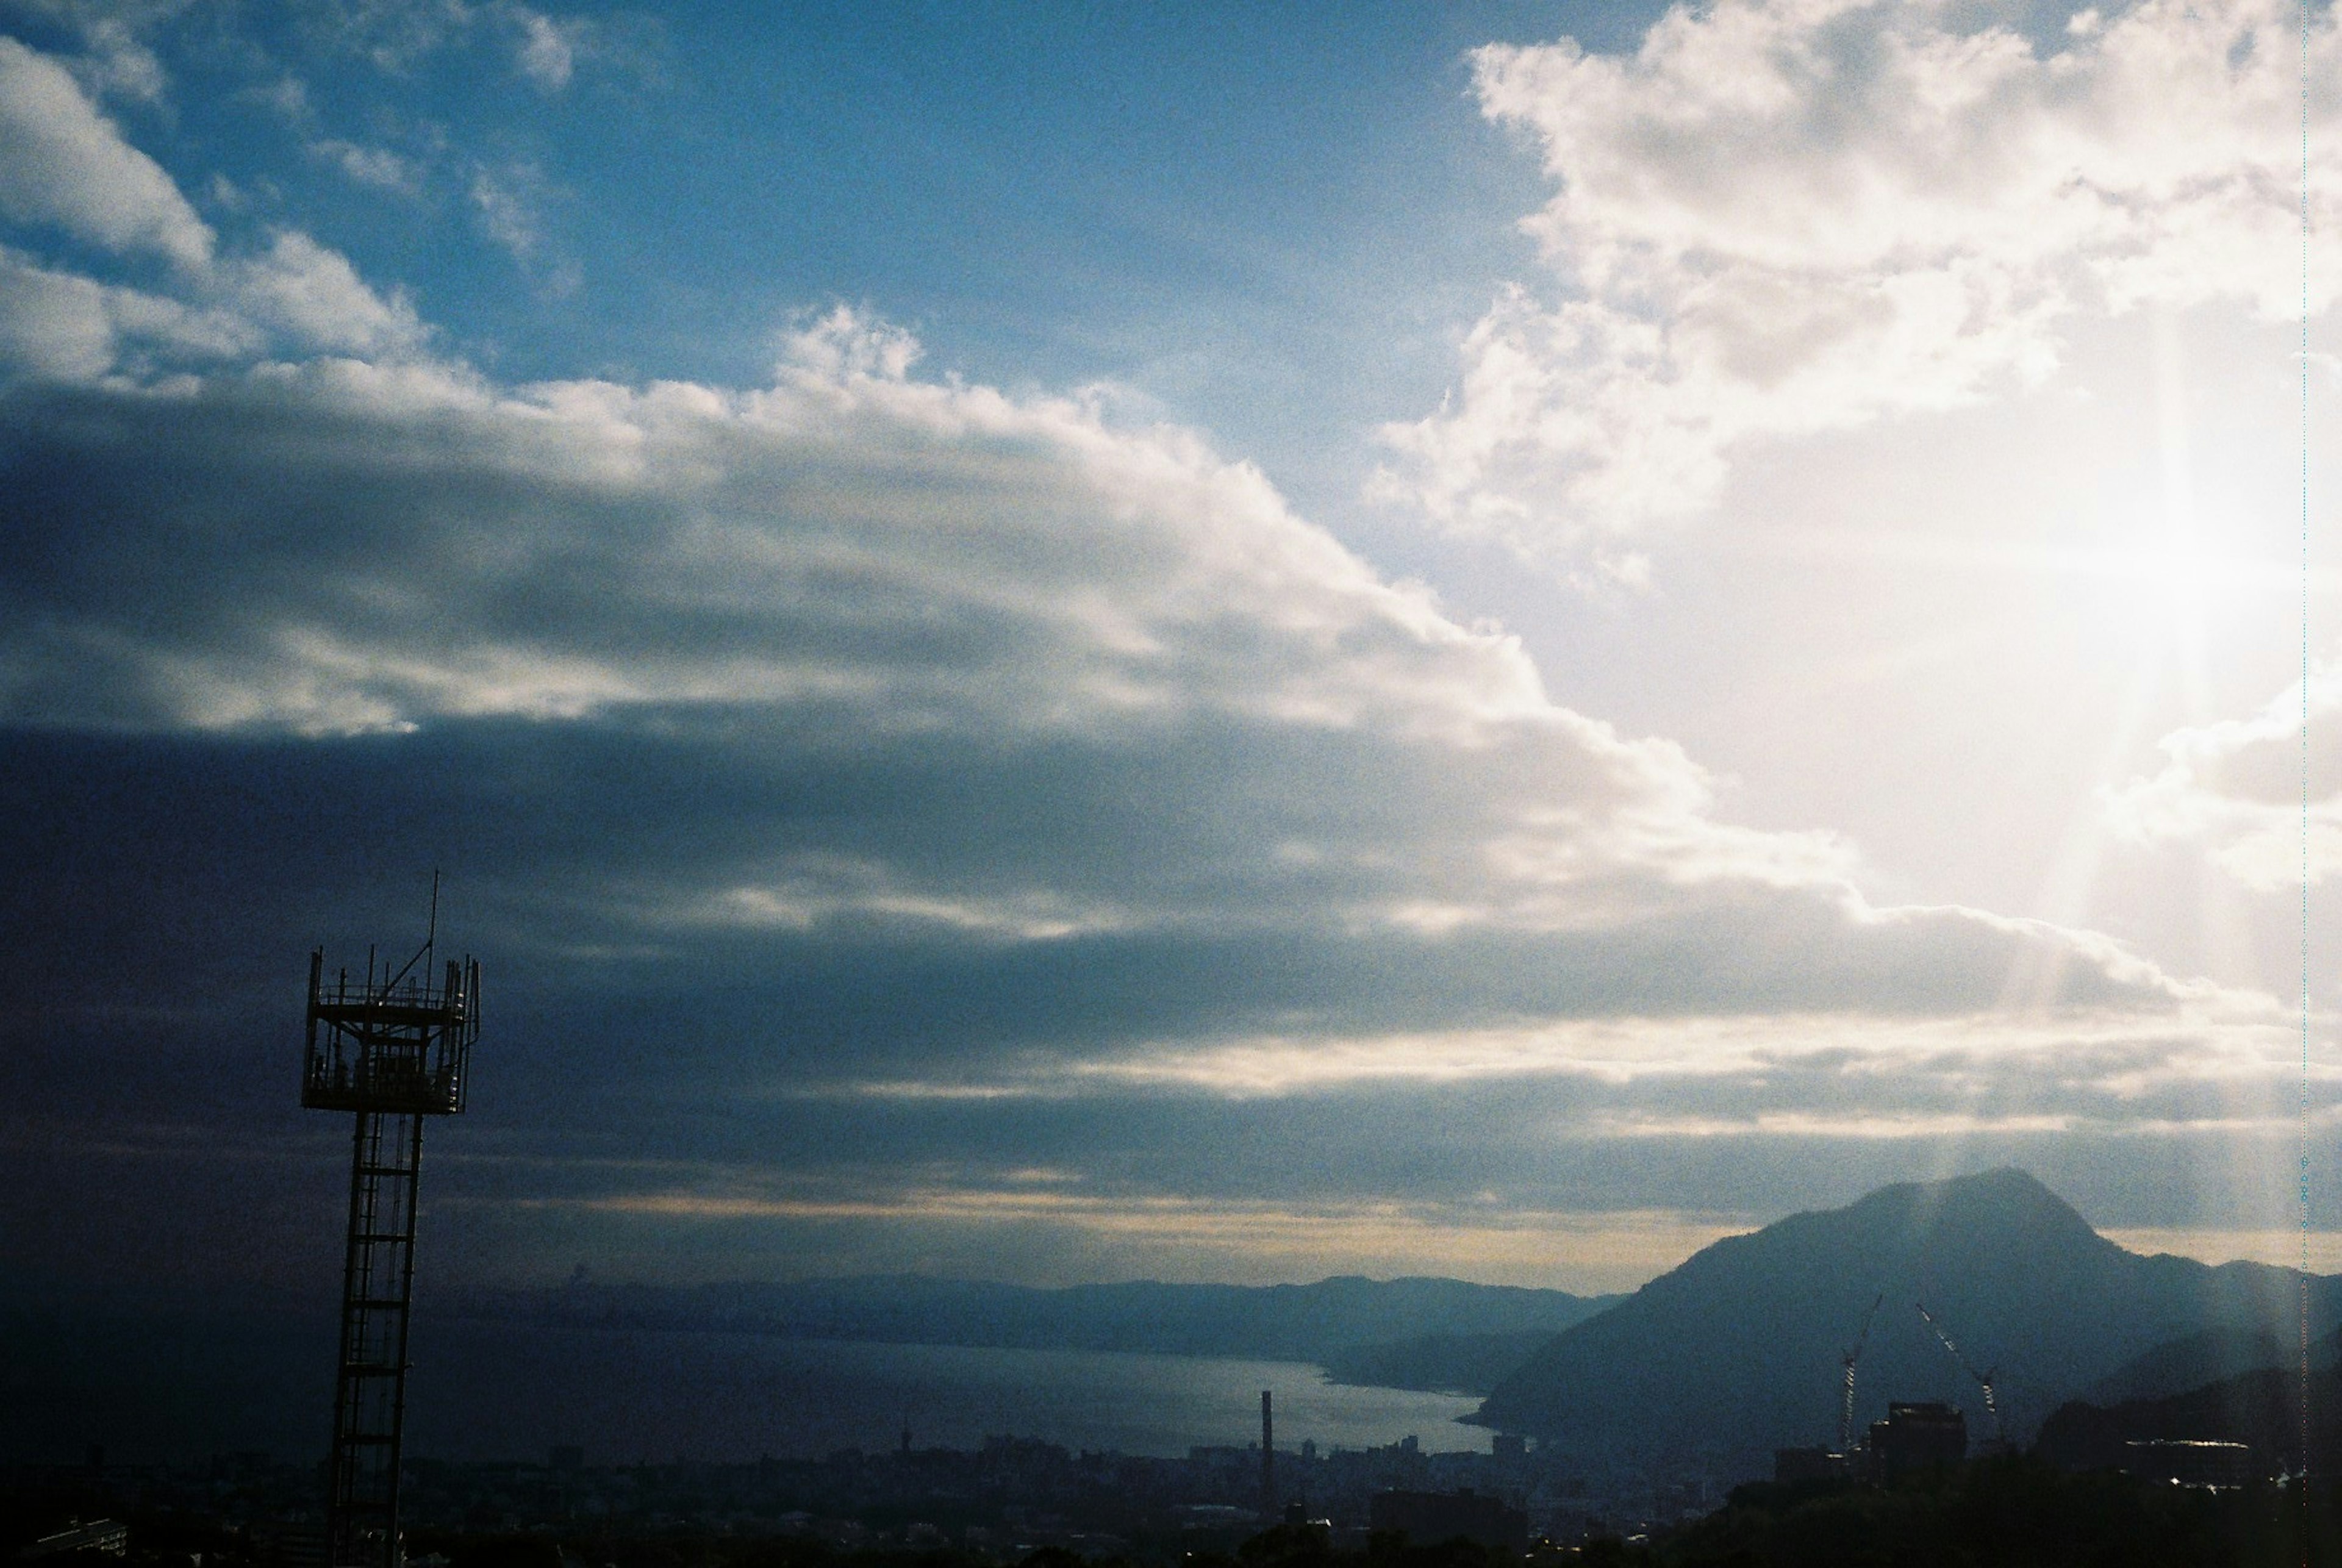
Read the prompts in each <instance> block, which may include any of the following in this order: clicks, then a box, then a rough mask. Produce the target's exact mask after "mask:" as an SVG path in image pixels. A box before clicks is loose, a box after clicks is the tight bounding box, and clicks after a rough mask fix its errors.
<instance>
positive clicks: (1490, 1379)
mask: <svg viewBox="0 0 2342 1568" xmlns="http://www.w3.org/2000/svg"><path fill="white" fill-rule="evenodd" d="M1604 1299H1606V1300H1610V1301H1615V1300H1616V1299H1617V1298H1616V1297H1608V1298H1604ZM1588 1304H1589V1305H1590V1304H1592V1303H1588ZM1586 1315H1588V1316H1589V1317H1590V1316H1592V1315H1593V1314H1592V1313H1587V1314H1586ZM1550 1343H1553V1333H1552V1332H1551V1331H1550V1330H1546V1329H1521V1330H1518V1331H1516V1332H1515V1333H1427V1334H1423V1335H1421V1336H1419V1337H1417V1338H1415V1339H1404V1340H1397V1341H1395V1342H1391V1343H1377V1344H1359V1345H1351V1346H1349V1347H1348V1348H1346V1349H1344V1350H1337V1351H1336V1352H1334V1353H1333V1354H1331V1355H1330V1356H1325V1357H1321V1358H1320V1359H1319V1364H1320V1365H1322V1366H1324V1367H1325V1369H1326V1376H1328V1377H1330V1378H1332V1379H1333V1380H1334V1381H1335V1382H1336V1383H1362V1384H1365V1385H1366V1386H1369V1387H1374V1388H1421V1389H1430V1390H1433V1391H1435V1392H1437V1393H1477V1394H1486V1393H1489V1392H1490V1391H1491V1390H1493V1389H1494V1388H1496V1385H1497V1384H1499V1383H1503V1382H1504V1381H1505V1379H1506V1378H1507V1377H1510V1376H1511V1375H1512V1374H1513V1373H1514V1372H1515V1371H1516V1369H1517V1368H1519V1367H1520V1365H1521V1364H1522V1363H1524V1362H1526V1361H1527V1360H1528V1359H1529V1357H1531V1356H1532V1355H1535V1354H1536V1353H1537V1352H1538V1351H1540V1350H1543V1349H1544V1348H1545V1347H1546V1345H1548V1344H1550Z"/></svg>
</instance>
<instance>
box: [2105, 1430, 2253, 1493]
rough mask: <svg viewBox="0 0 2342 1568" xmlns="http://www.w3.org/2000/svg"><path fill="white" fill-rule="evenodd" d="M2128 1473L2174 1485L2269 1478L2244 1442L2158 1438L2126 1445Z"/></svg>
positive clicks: (2238, 1483)
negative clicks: (2204, 1441) (2210, 1441)
mask: <svg viewBox="0 0 2342 1568" xmlns="http://www.w3.org/2000/svg"><path fill="white" fill-rule="evenodd" d="M2122 1468H2123V1470H2124V1471H2125V1473H2128V1474H2131V1475H2136V1476H2138V1477H2139V1478H2141V1479H2142V1480H2146V1481H2167V1482H2169V1483H2171V1484H2173V1485H2174V1486H2244V1485H2247V1484H2248V1483H2252V1482H2254V1481H2257V1480H2265V1479H2267V1471H2266V1470H2265V1469H2264V1468H2263V1467H2261V1466H2260V1465H2258V1464H2257V1463H2255V1462H2254V1459H2253V1451H2252V1449H2251V1448H2250V1447H2248V1446H2247V1445H2246V1444H2244V1443H2203V1442H2192V1441H2187V1440H2184V1439H2175V1438H2160V1437H2158V1438H2154V1439H2151V1440H2149V1441H2147V1442H2144V1443H2138V1442H2133V1443H2124V1444H2123V1463H2122Z"/></svg>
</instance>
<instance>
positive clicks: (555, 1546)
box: [0, 1455, 2342, 1568]
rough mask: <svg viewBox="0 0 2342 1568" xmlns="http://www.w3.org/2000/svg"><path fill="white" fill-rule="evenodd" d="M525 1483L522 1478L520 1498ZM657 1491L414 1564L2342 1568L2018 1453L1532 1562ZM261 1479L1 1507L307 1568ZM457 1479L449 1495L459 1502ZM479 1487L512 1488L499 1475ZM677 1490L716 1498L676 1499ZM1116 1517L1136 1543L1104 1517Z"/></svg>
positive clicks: (2263, 1521)
mask: <svg viewBox="0 0 2342 1568" xmlns="http://www.w3.org/2000/svg"><path fill="white" fill-rule="evenodd" d="M1088 1457H1089V1456H1085V1459H1087V1458H1088ZM505 1468H506V1469H507V1470H510V1469H511V1468H512V1467H505ZM21 1479H22V1478H21V1477H19V1480H21ZM512 1479H513V1478H512V1477H511V1476H509V1475H507V1476H506V1477H505V1486H506V1488H507V1490H508V1489H509V1488H510V1486H511V1484H512ZM649 1479H650V1484H649V1485H648V1486H646V1488H645V1490H644V1493H643V1494H642V1496H643V1502H644V1503H645V1506H643V1507H641V1508H638V1509H636V1510H634V1511H631V1512H624V1513H605V1514H602V1515H599V1516H597V1517H594V1518H590V1519H582V1518H570V1519H563V1520H550V1521H548V1520H542V1519H539V1520H535V1521H529V1520H525V1519H523V1518H521V1517H519V1516H517V1515H515V1514H512V1513H508V1512H507V1513H499V1512H498V1510H497V1509H496V1508H495V1507H494V1506H490V1505H487V1504H485V1503H481V1504H475V1508H474V1511H473V1513H472V1515H471V1516H470V1517H469V1518H468V1519H465V1520H464V1521H461V1522H459V1523H435V1524H431V1525H426V1526H425V1527H422V1528H419V1529H417V1530H415V1531H414V1532H412V1533H410V1535H409V1537H408V1541H407V1546H408V1552H409V1557H408V1561H409V1563H411V1564H412V1565H413V1568H1005V1565H1007V1564H1016V1565H1018V1568H1111V1565H1113V1564H1122V1563H1126V1564H1131V1565H1133V1568H1175V1565H1176V1568H1564V1565H1567V1564H1587V1565H1593V1564H1611V1565H1619V1568H1624V1565H1627V1564H1634V1565H1643V1568H1841V1565H1843V1568H2002V1565H2022V1568H2116V1565H2120V1568H2303V1565H2307V1568H2342V1519H2337V1502H2338V1501H2342V1499H2338V1498H2337V1491H2336V1488H2335V1487H2334V1486H2333V1485H2332V1484H2331V1483H2315V1484H2314V1485H2313V1486H2312V1487H2311V1488H2310V1490H2309V1491H2308V1492H2307V1494H2306V1495H2305V1493H2302V1492H2299V1491H2296V1490H2290V1489H2287V1488H2284V1487H2279V1486H2274V1485H2268V1484H2258V1485H2254V1486H2248V1487H2243V1488H2237V1489H2232V1490H2222V1491H2211V1490H2206V1489H2200V1488H2186V1487H2175V1486H2170V1485H2167V1484H2157V1483H2150V1482H2147V1481H2145V1480H2140V1479H2136V1478H2133V1477H2130V1476H2127V1475H2123V1474H2119V1473H2114V1472H2106V1471H2101V1472H2092V1473H2072V1472H2067V1471H2062V1470H2059V1469H2057V1468H2055V1467H2053V1466H2050V1465H2047V1464H2046V1463H2041V1462H2040V1461H2037V1460H2035V1459H2032V1458H2029V1457H2023V1456H2016V1455H2009V1456H2003V1457H1999V1458H1995V1459H1989V1460H1984V1461H1979V1462H1977V1463H1968V1464H1963V1465H1956V1466H1951V1467H1948V1468H1945V1469H1939V1470H1933V1471H1927V1472H1923V1473H1914V1474H1911V1475H1907V1476H1905V1477H1903V1478H1901V1479H1900V1480H1898V1481H1897V1482H1896V1483H1892V1484H1889V1485H1885V1486H1878V1485H1868V1484H1859V1483H1847V1482H1822V1483H1797V1484H1774V1483H1762V1484H1752V1485H1748V1486H1744V1487H1741V1488H1739V1489H1737V1490H1736V1491H1735V1492H1734V1493H1732V1494H1731V1496H1730V1497H1729V1499H1728V1500H1727V1501H1726V1503H1725V1504H1724V1505H1723V1506H1722V1507H1721V1508H1719V1509H1717V1510H1716V1511H1715V1512H1713V1513H1709V1514H1707V1515H1706V1517H1704V1518H1701V1519H1698V1520H1696V1521H1694V1522H1692V1523H1688V1524H1686V1525H1683V1526H1680V1527H1677V1528H1674V1529H1671V1530H1664V1531H1656V1532H1652V1533H1637V1534H1636V1535H1635V1536H1634V1537H1631V1538H1623V1539H1622V1538H1620V1537H1619V1536H1616V1535H1614V1534H1606V1533H1594V1534H1592V1535H1590V1536H1588V1537H1586V1538H1585V1539H1582V1540H1578V1541H1573V1542H1568V1543H1562V1542H1556V1541H1553V1540H1550V1539H1546V1540H1538V1541H1536V1542H1532V1543H1528V1544H1527V1545H1526V1549H1524V1548H1523V1547H1522V1546H1521V1545H1520V1544H1519V1543H1492V1542H1488V1541H1482V1540H1474V1539H1470V1538H1466V1537H1463V1536H1449V1537H1447V1538H1446V1539H1418V1538H1416V1536H1414V1535H1411V1534H1409V1533H1406V1532H1401V1531H1389V1530H1373V1529H1368V1528H1363V1527H1357V1526H1344V1525H1339V1524H1335V1523H1329V1522H1326V1521H1323V1520H1310V1519H1306V1518H1304V1517H1297V1516H1295V1515H1292V1514H1289V1515H1288V1516H1287V1522H1286V1523H1280V1524H1278V1525H1276V1526H1273V1527H1270V1528H1267V1529H1262V1528H1261V1527H1260V1526H1259V1524H1258V1523H1257V1521H1256V1520H1247V1519H1246V1518H1245V1517H1243V1516H1242V1511H1241V1510H1237V1509H1234V1508H1227V1509H1224V1510H1222V1511H1221V1512H1220V1513H1217V1514H1215V1513H1210V1512H1207V1511H1199V1510H1196V1509H1194V1508H1190V1509H1185V1510H1173V1511H1156V1512H1154V1513H1149V1512H1148V1511H1147V1510H1146V1508H1145V1507H1144V1506H1143V1505H1142V1504H1141V1503H1139V1501H1138V1500H1136V1499H1131V1498H1127V1497H1125V1498H1121V1499H1119V1500H1117V1499H1116V1498H1115V1497H1114V1496H1113V1493H1112V1480H1113V1478H1112V1477H1111V1476H1100V1477H1096V1481H1097V1482H1098V1484H1097V1485H1096V1486H1094V1487H1093V1488H1092V1489H1091V1491H1090V1492H1089V1493H1088V1494H1086V1496H1071V1497H1066V1498H1064V1499H1061V1500H1059V1507H1060V1508H1062V1509H1063V1510H1064V1512H1061V1513H1052V1512H1049V1511H1046V1510H1037V1509H1032V1508H1017V1509H1012V1510H1010V1511H1008V1516H1007V1517H1006V1518H1004V1517H1001V1516H999V1514H998V1513H993V1514H991V1515H989V1516H988V1517H989V1520H990V1522H989V1523H981V1524H979V1523H963V1522H962V1521H961V1519H960V1518H958V1517H956V1516H955V1514H954V1513H953V1512H952V1511H951V1502H950V1500H948V1499H944V1498H937V1499H933V1500H930V1501H929V1503H927V1504H926V1505H925V1506H923V1507H920V1508H917V1509H904V1508H900V1507H897V1508H893V1509H880V1510H866V1513H865V1516H864V1517H862V1518H856V1519H846V1518H838V1517H824V1516H815V1515H809V1514H806V1513H801V1512H788V1513H778V1514H775V1513H769V1512H731V1513H725V1512H724V1510H726V1509H727V1508H729V1507H730V1506H731V1505H732V1504H735V1503H738V1502H740V1501H741V1499H740V1498H739V1497H737V1496H733V1495H728V1494H727V1493H726V1485H725V1483H723V1482H722V1481H721V1480H720V1479H716V1478H711V1477H709V1476H706V1475H701V1476H698V1477H696V1478H694V1477H691V1476H689V1475H687V1474H674V1475H665V1476H654V1477H651V1478H649ZM253 1480H254V1478H253V1477H251V1476H249V1475H247V1476H245V1477H243V1478H242V1479H241V1480H235V1479H230V1480H229V1481H227V1482H226V1483H224V1484H220V1485H218V1486H216V1487H215V1496H214V1497H213V1498H212V1499H211V1500H210V1501H209V1502H207V1503H190V1502H189V1501H188V1500H186V1499H185V1498H182V1499H181V1500H180V1502H179V1503H175V1504H174V1503H168V1502H165V1500H163V1499H162V1498H161V1497H160V1495H159V1494H157V1495H153V1496H149V1497H148V1498H147V1499H145V1501H141V1502H134V1503H132V1505H131V1506H129V1507H127V1508H125V1509H122V1510H121V1511H120V1516H119V1518H118V1519H116V1518H111V1517H109V1518H107V1519H105V1520H103V1521H93V1522H91V1523H90V1524H87V1525H85V1527H84V1529H83V1531H82V1532H81V1533H80V1534H81V1536H84V1537H88V1538H91V1539H96V1540H101V1541H105V1542H109V1543H111V1547H112V1550H113V1551H117V1552H123V1554H122V1555H119V1556H115V1555H110V1554H107V1553H106V1549H105V1548H103V1547H102V1548H100V1549H99V1551H98V1552H95V1553H76V1552H72V1551H70V1550H60V1549H57V1543H56V1539H55V1533H56V1532H57V1531H59V1530H60V1529H61V1528H63V1523H64V1522H63V1520H62V1518H61V1517H60V1516H59V1514H58V1512H57V1510H58V1509H59V1508H60V1507H61V1506H63V1505H64V1501H65V1500H64V1498H63V1496H62V1494H60V1493H56V1492H55V1491H54V1490H51V1491H50V1492H48V1493H37V1492H25V1491H23V1490H17V1491H13V1492H0V1553H5V1554H6V1555H7V1556H10V1557H13V1558H16V1559H17V1560H20V1561H32V1562H36V1563H45V1568H69V1565H70V1568H94V1565H95V1564H96V1563H100V1562H104V1563H107V1564H109V1565H110V1568H295V1565H297V1564H298V1563H302V1562H303V1561H305V1559H304V1557H303V1555H302V1553H303V1550H304V1545H303V1543H304V1536H303V1533H302V1531H301V1528H300V1527H299V1526H297V1525H286V1524H284V1523H271V1522H268V1521H265V1520H258V1519H255V1520H243V1519H240V1518H239V1517H238V1516H237V1505H238V1503H239V1501H240V1500H241V1501H247V1502H248V1501H250V1494H251V1490H252V1483H253ZM449 1480H450V1478H449V1477H446V1476H441V1477H439V1478H438V1482H439V1483H440V1484H441V1485H442V1486H445V1484H446V1483H448V1482H449ZM470 1481H471V1483H475V1484H485V1485H487V1486H488V1488H489V1490H493V1482H492V1478H487V1477H482V1476H474V1477H471V1478H470ZM676 1482H680V1483H684V1484H686V1485H693V1484H696V1485H697V1486H698V1487H699V1489H700V1490H699V1491H698V1492H697V1493H696V1495H677V1494H672V1493H666V1491H664V1490H663V1489H664V1488H665V1487H666V1486H667V1485H668V1484H670V1483H676ZM87 1500H88V1499H87V1498H86V1497H85V1501H87ZM695 1504H696V1506H693V1505H695ZM662 1505H665V1506H662ZM675 1506H682V1507H684V1508H685V1510H686V1511H685V1512H682V1513H676V1512H672V1511H670V1509H671V1508H672V1507H675ZM958 1506H959V1508H960V1510H961V1511H962V1512H963V1513H968V1512H973V1511H976V1507H977V1500H976V1499H971V1498H961V1499H959V1500H958ZM1116 1509H1118V1510H1119V1514H1118V1523H1119V1533H1116V1532H1110V1531H1107V1530H1105V1529H1103V1528H1099V1527H1097V1521H1096V1518H1093V1517H1090V1516H1091V1515H1096V1514H1097V1513H1099V1512H1100V1511H1102V1510H1103V1511H1112V1510H1116ZM1084 1523H1086V1524H1087V1525H1088V1526H1089V1527H1088V1528H1077V1527H1076V1526H1077V1525H1078V1524H1084ZM44 1535H47V1536H49V1537H50V1540H49V1542H48V1543H47V1549H46V1550H45V1549H44V1546H43V1545H42V1544H41V1543H40V1540H41V1537H43V1536H44ZM1036 1540H1038V1541H1040V1542H1041V1543H1039V1544H1036ZM125 1547H126V1552H124V1551H123V1548H125ZM28 1549H29V1553H28Z"/></svg>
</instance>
